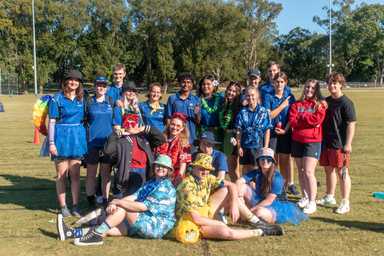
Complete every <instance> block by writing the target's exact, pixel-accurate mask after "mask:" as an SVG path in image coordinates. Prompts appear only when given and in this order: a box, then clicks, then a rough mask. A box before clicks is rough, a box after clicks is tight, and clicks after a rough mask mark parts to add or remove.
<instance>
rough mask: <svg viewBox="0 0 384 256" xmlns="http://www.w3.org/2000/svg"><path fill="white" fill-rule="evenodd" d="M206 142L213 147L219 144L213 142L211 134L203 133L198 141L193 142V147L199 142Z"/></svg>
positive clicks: (213, 136)
mask: <svg viewBox="0 0 384 256" xmlns="http://www.w3.org/2000/svg"><path fill="white" fill-rule="evenodd" d="M202 140H204V141H206V142H208V143H209V144H211V145H215V144H221V143H220V142H218V141H216V140H215V135H214V134H213V133H212V132H211V131H205V132H203V133H202V134H201V136H200V139H196V140H195V141H194V145H195V146H197V145H198V143H200V141H202Z"/></svg>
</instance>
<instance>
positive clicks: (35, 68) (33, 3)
mask: <svg viewBox="0 0 384 256" xmlns="http://www.w3.org/2000/svg"><path fill="white" fill-rule="evenodd" d="M35 30H36V29H35V0H32V34H33V80H34V85H35V95H37V66H36V31H35Z"/></svg>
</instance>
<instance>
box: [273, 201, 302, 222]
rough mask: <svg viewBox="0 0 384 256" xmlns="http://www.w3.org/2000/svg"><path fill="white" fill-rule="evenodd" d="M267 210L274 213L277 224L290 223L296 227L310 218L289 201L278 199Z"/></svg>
mask: <svg viewBox="0 0 384 256" xmlns="http://www.w3.org/2000/svg"><path fill="white" fill-rule="evenodd" d="M266 208H267V209H268V210H270V211H272V212H273V214H274V215H275V221H276V223H277V224H283V223H287V222H288V223H291V224H294V225H298V224H300V222H302V221H304V220H307V219H308V216H307V215H306V214H305V213H303V212H302V211H301V209H300V208H299V207H298V206H297V205H296V204H295V203H292V202H289V201H281V200H278V199H276V200H275V201H273V203H272V204H271V205H269V206H267V207H266Z"/></svg>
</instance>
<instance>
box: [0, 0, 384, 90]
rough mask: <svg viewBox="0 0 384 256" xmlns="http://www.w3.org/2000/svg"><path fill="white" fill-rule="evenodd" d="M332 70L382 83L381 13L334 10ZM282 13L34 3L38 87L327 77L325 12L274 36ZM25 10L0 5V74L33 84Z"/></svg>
mask: <svg viewBox="0 0 384 256" xmlns="http://www.w3.org/2000/svg"><path fill="white" fill-rule="evenodd" d="M333 4H334V9H333V13H332V16H333V17H334V18H333V20H332V35H333V38H334V44H333V56H334V58H333V63H334V67H333V69H334V70H337V71H340V72H343V73H344V74H345V75H346V77H347V78H348V79H349V80H353V81H374V82H378V83H381V84H382V83H383V77H384V5H382V4H372V5H367V4H363V5H360V6H357V7H354V8H353V6H354V5H353V4H354V1H353V0H335V1H334V3H333ZM281 11H282V5H281V4H279V3H275V2H273V1H271V0H231V1H229V0H226V1H224V0H132V1H125V0H35V21H36V45H37V74H38V83H39V84H40V85H44V84H45V83H47V81H60V80H61V78H62V76H63V74H64V72H65V71H66V70H68V69H69V68H77V69H79V70H81V71H82V73H83V74H84V76H85V77H86V78H87V79H89V80H92V78H94V76H95V75H96V74H106V75H108V76H110V75H111V72H112V71H111V68H112V66H113V65H114V64H116V63H119V62H121V63H124V64H125V65H126V67H127V74H128V77H129V78H130V79H132V80H135V81H138V82H144V83H148V82H151V81H159V82H162V83H168V82H170V81H173V80H174V79H175V76H176V74H177V73H180V72H183V71H190V72H192V73H193V74H194V75H195V76H196V77H200V76H202V75H204V74H206V73H212V74H214V75H215V76H216V77H217V78H218V79H219V80H228V79H243V78H244V76H245V73H246V70H247V69H248V68H253V67H259V68H260V69H261V70H262V71H265V70H266V65H267V63H268V61H269V60H275V61H277V62H279V63H281V64H282V66H283V69H284V70H285V71H286V72H287V73H288V74H289V76H290V78H291V79H292V81H293V82H292V83H294V82H297V83H301V82H303V81H304V80H306V79H308V78H316V79H322V80H323V79H324V77H325V76H326V74H327V72H328V68H327V63H328V46H329V45H328V32H327V30H328V22H329V21H328V18H327V17H328V16H327V9H326V8H324V10H322V11H321V10H319V16H316V17H314V21H315V22H316V23H317V24H318V25H319V26H321V27H323V28H324V33H312V32H310V31H308V30H305V29H303V28H300V27H297V28H295V29H293V30H292V31H290V32H289V33H288V34H285V35H279V34H278V31H277V29H276V18H277V17H278V15H279V13H280V12H281ZM32 66H33V58H32V6H31V0H16V1H13V0H3V1H0V68H1V69H2V70H3V72H9V73H14V74H16V75H17V76H18V80H19V81H21V83H22V84H23V85H24V86H25V88H26V87H27V86H28V85H31V84H33V69H32Z"/></svg>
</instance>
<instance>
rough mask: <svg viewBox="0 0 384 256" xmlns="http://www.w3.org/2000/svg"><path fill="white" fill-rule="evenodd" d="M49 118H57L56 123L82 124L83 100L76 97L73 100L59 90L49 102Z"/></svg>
mask: <svg viewBox="0 0 384 256" xmlns="http://www.w3.org/2000/svg"><path fill="white" fill-rule="evenodd" d="M49 118H50V119H57V121H56V124H80V123H82V122H83V120H84V104H83V100H78V99H77V98H76V97H75V98H74V99H73V100H70V99H68V98H67V97H65V96H64V94H63V92H59V93H57V94H55V95H54V96H53V97H52V100H51V101H50V103H49Z"/></svg>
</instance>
